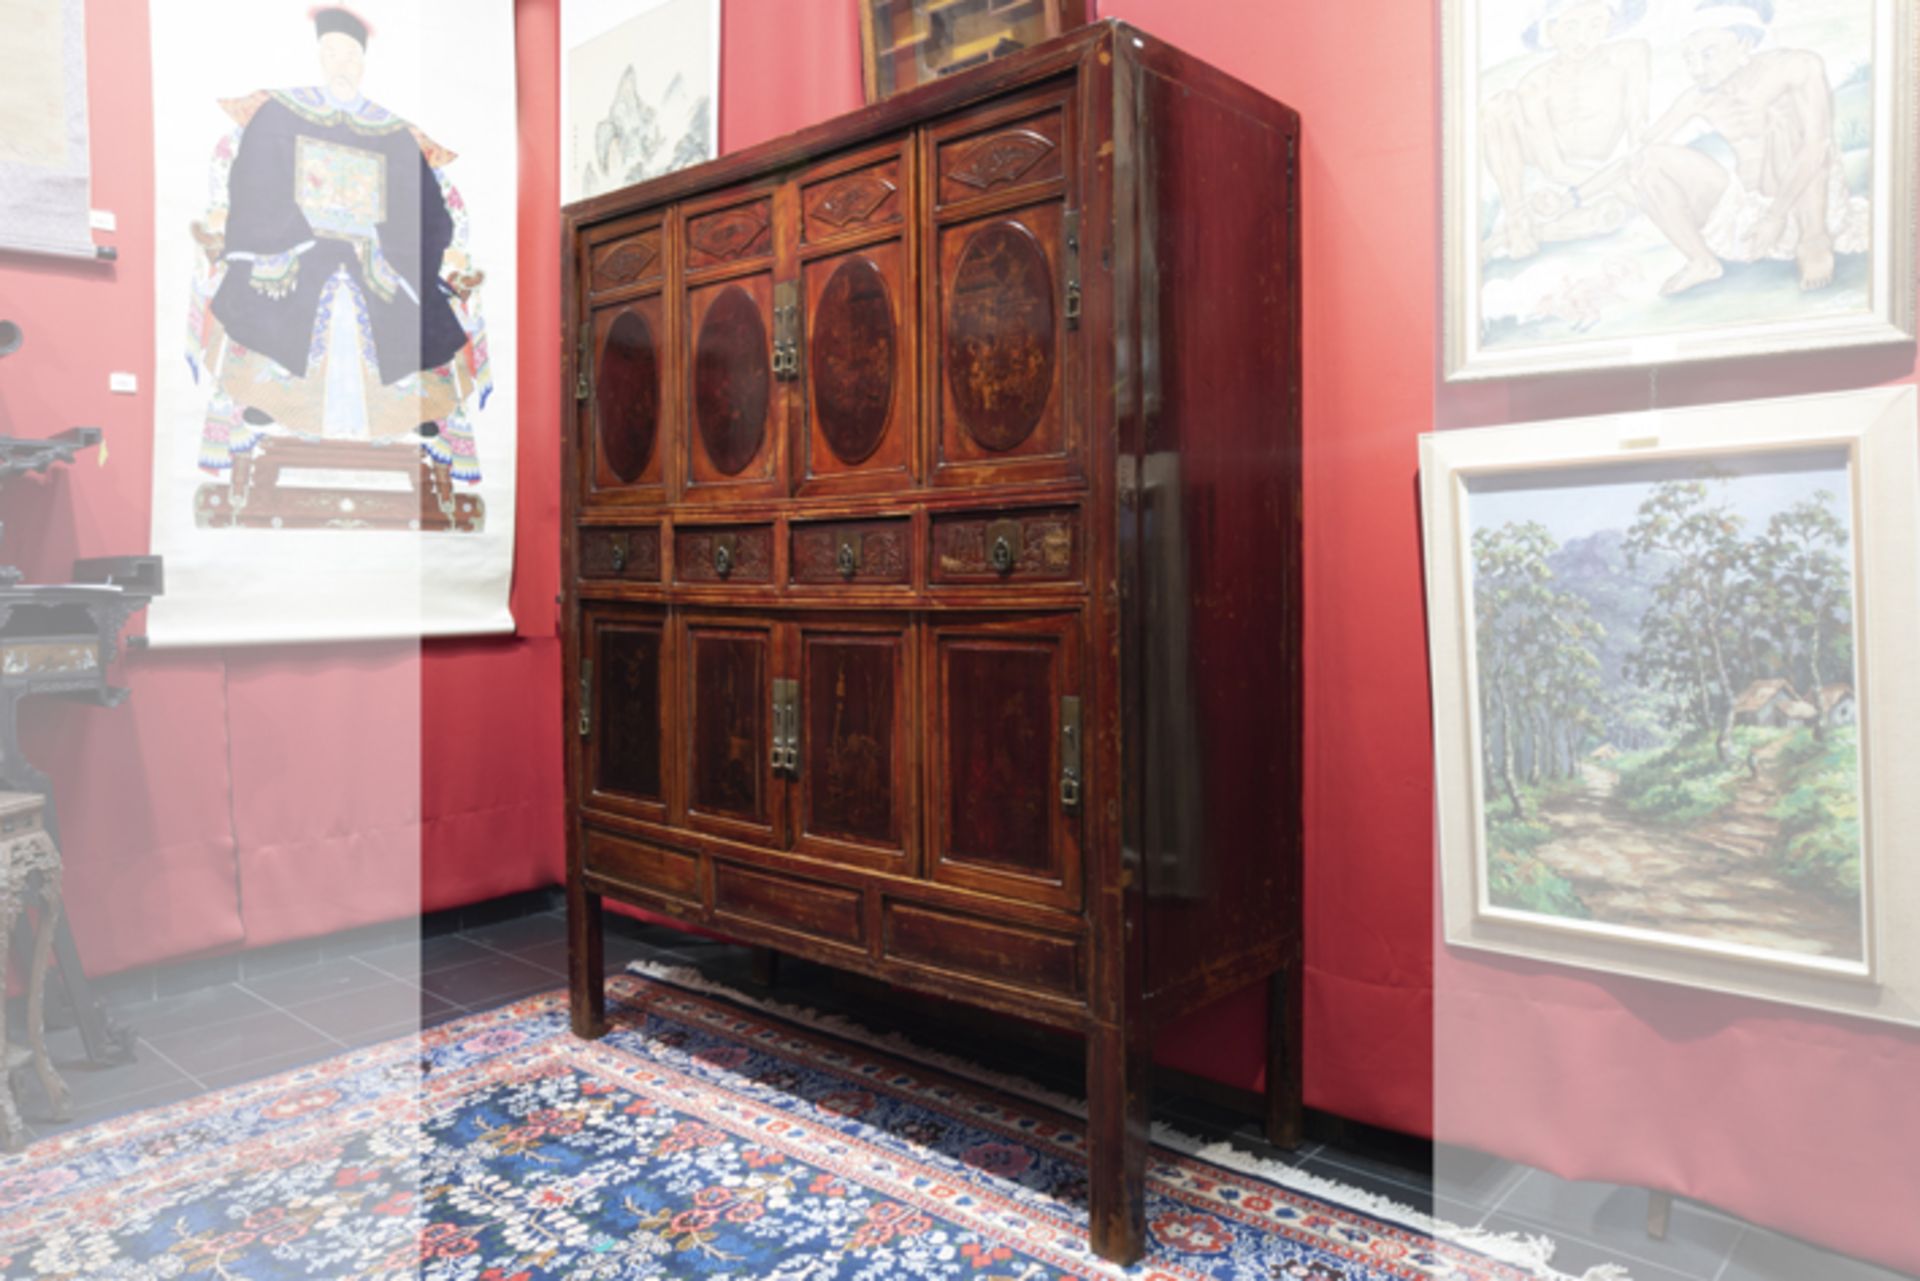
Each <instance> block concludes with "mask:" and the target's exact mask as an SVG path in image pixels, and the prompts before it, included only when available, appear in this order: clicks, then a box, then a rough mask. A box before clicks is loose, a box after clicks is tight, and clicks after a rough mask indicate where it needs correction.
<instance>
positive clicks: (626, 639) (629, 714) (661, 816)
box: [575, 605, 669, 822]
mask: <svg viewBox="0 0 1920 1281" xmlns="http://www.w3.org/2000/svg"><path fill="white" fill-rule="evenodd" d="M668 667H669V661H668V643H667V626H666V615H665V613H664V612H663V611H661V610H657V609H641V608H635V607H633V606H630V605H589V606H587V607H586V609H585V610H584V612H583V617H582V626H581V633H580V670H579V673H578V675H579V703H578V721H577V724H576V726H575V728H576V732H577V733H578V734H579V737H580V740H581V766H582V768H581V771H580V780H581V788H582V791H583V795H582V796H581V798H580V800H581V803H582V804H584V805H587V806H590V807H593V808H598V809H605V810H612V811H615V812H618V813H624V814H630V815H632V816H634V817H636V818H644V819H651V820H653V821H656V822H661V821H664V820H665V819H666V816H667V793H666V764H667V760H668V752H667V717H666V706H667V689H668V675H667V673H668Z"/></svg>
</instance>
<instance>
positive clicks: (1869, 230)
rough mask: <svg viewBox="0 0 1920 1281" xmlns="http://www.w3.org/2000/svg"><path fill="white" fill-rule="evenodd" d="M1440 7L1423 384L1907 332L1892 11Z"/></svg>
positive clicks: (1904, 132)
mask: <svg viewBox="0 0 1920 1281" xmlns="http://www.w3.org/2000/svg"><path fill="white" fill-rule="evenodd" d="M1441 9H1442V27H1443V30H1442V46H1443V48H1442V59H1443V70H1442V76H1441V84H1442V90H1441V95H1442V106H1441V115H1442V130H1443V155H1442V165H1441V168H1442V180H1441V185H1442V214H1441V223H1442V229H1441V235H1442V242H1443V247H1442V264H1443V270H1442V275H1443V284H1442V293H1441V310H1442V316H1441V329H1442V334H1443V339H1442V345H1443V348H1444V351H1443V370H1444V378H1445V380H1446V381H1447V382H1449V383H1457V382H1468V381H1474V380H1480V379H1489V378H1509V377H1519V376H1531V375H1542V374H1556V373H1565V372H1570V371H1579V370H1606V369H1625V368H1636V367H1645V366H1653V365H1663V364H1670V363H1681V362H1690V361H1702V360H1716V359H1726V358H1735V357H1749V356H1760V355H1771V354H1778V353H1786V352H1804V351H1816V350H1822V349H1832V348H1846V347H1858V346H1872V345H1879V344H1891V343H1902V342H1911V341H1913V339H1914V335H1915V260H1914V241H1915V226H1916V224H1915V207H1916V206H1915V189H1916V179H1915V173H1916V160H1915V147H1916V142H1917V141H1920V130H1916V128H1915V124H1916V112H1917V107H1916V103H1917V102H1920V98H1917V97H1916V81H1920V70H1917V66H1920V51H1917V50H1916V44H1915V39H1916V32H1917V31H1920V27H1917V26H1916V22H1917V20H1916V16H1915V9H1914V6H1913V5H1912V4H1911V3H1908V0H1443V3H1442V6H1441ZM1763 15H1766V16H1763ZM1823 79H1824V82H1825V83H1824V92H1823V93H1808V94H1806V96H1805V100H1806V101H1810V102H1815V103H1819V102H1824V103H1825V104H1826V106H1827V110H1826V111H1825V112H1824V113H1823V114H1824V115H1825V117H1826V118H1825V119H1824V120H1822V119H1819V118H1817V116H1818V115H1819V114H1822V113H1819V112H1818V109H1817V108H1815V107H1807V108H1804V110H1806V111H1807V112H1808V113H1809V115H1810V116H1813V117H1815V118H1811V119H1809V120H1806V121H1801V122H1800V124H1801V125H1802V126H1804V128H1802V129H1801V134H1800V136H1801V138H1802V139H1812V138H1817V137H1818V136H1820V135H1821V133H1823V132H1824V134H1825V136H1826V137H1828V138H1830V139H1831V145H1830V146H1829V147H1828V148H1827V154H1826V158H1825V163H1824V170H1823V168H1822V163H1821V157H1820V155H1819V154H1818V152H1817V151H1816V150H1815V148H1816V147H1817V146H1818V145H1819V144H1817V143H1806V144H1805V147H1804V149H1803V150H1796V149H1795V146H1796V144H1795V143H1794V141H1793V140H1792V139H1791V138H1789V137H1788V131H1787V130H1786V126H1783V125H1771V124H1762V125H1761V126H1759V127H1757V128H1756V127H1755V126H1753V125H1751V124H1748V125H1740V124H1729V125H1727V128H1729V129H1731V131H1732V135H1733V136H1731V137H1729V135H1728V134H1727V133H1724V132H1722V131H1721V129H1720V128H1719V127H1716V126H1715V125H1713V124H1711V123H1709V117H1711V118H1714V119H1719V120H1721V121H1723V122H1727V121H1736V120H1747V121H1752V120H1760V121H1763V122H1764V121H1767V120H1769V119H1771V118H1772V117H1769V115H1768V110H1767V109H1768V108H1769V107H1770V106H1778V105H1780V104H1782V103H1789V102H1790V101H1800V100H1801V99H1800V98H1797V97H1796V98H1792V99H1789V98H1788V97H1786V96H1783V95H1785V94H1787V93H1788V92H1789V90H1791V91H1792V92H1794V93H1798V92H1800V91H1802V90H1814V89H1816V88H1820V87H1822V86H1821V82H1822V80H1823ZM1783 110H1786V109H1785V108H1783ZM1801 110H1803V108H1800V107H1792V108H1791V110H1790V111H1789V113H1788V114H1792V113H1795V112H1798V111H1801ZM1776 114H1778V113H1776ZM1793 118H1794V119H1796V120H1797V119H1798V116H1797V115H1794V117H1793ZM1743 129H1745V130H1750V131H1751V132H1750V133H1743V132H1742V130H1743ZM1769 131H1771V132H1769ZM1786 157H1791V158H1792V162H1793V163H1789V162H1788V161H1787V160H1786V159H1785V158H1786ZM1801 160H1804V161H1805V173H1804V174H1803V173H1801V170H1800V167H1799V164H1798V162H1799V161H1801ZM1822 172H1824V173H1825V175H1826V177H1825V179H1822V178H1821V176H1820V175H1821V173H1822ZM1783 174H1784V176H1782V175H1783ZM1795 184H1797V185H1795ZM1796 192H1797V193H1798V194H1797V195H1795V194H1794V193H1796ZM1822 196H1824V197H1825V199H1824V201H1823V200H1822ZM1823 205H1824V208H1822V206H1823ZM1783 211H1785V212H1783ZM1816 219H1819V220H1820V221H1821V222H1822V223H1823V224H1824V225H1823V228H1822V230H1823V233H1824V234H1809V233H1807V232H1804V231H1803V230H1802V228H1803V227H1811V226H1812V225H1813V223H1814V221H1815V220H1816Z"/></svg>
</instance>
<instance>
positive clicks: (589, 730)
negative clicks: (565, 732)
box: [575, 658, 593, 738]
mask: <svg viewBox="0 0 1920 1281" xmlns="http://www.w3.org/2000/svg"><path fill="white" fill-rule="evenodd" d="M575 728H576V729H578V730H579V731H580V737H581V738H590V737H592V735H593V660H592V659H591V658H583V659H581V660H580V717H579V720H578V722H577V723H576V725H575Z"/></svg>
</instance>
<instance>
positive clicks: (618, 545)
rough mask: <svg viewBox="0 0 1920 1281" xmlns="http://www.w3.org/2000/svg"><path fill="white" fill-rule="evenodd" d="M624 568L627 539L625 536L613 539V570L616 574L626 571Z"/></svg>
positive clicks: (625, 564)
mask: <svg viewBox="0 0 1920 1281" xmlns="http://www.w3.org/2000/svg"><path fill="white" fill-rule="evenodd" d="M626 568H627V540H626V539H625V538H616V539H614V540H613V572H614V573H616V574H620V573H624V572H626Z"/></svg>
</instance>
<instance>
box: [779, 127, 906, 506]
mask: <svg viewBox="0 0 1920 1281" xmlns="http://www.w3.org/2000/svg"><path fill="white" fill-rule="evenodd" d="M910 159H911V153H909V152H907V151H906V150H905V149H904V148H903V146H902V144H901V143H900V142H898V141H893V142H888V143H884V144H882V145H880V146H878V147H873V148H869V149H867V150H865V151H862V152H858V153H855V154H853V155H850V156H844V157H840V158H838V159H835V160H833V161H829V162H828V163H826V164H824V165H822V166H820V167H819V168H818V169H815V170H813V171H811V172H810V173H808V174H807V175H805V176H803V177H802V178H801V180H800V195H799V204H800V211H801V244H800V255H801V268H800V277H801V292H802V295H803V297H804V299H805V302H806V326H805V333H804V341H803V347H804V359H803V361H802V372H803V373H804V376H805V411H806V412H805V414H804V416H803V419H802V421H801V424H800V427H799V429H798V431H797V432H796V436H795V451H794V452H795V459H796V464H797V466H796V469H795V476H796V479H797V481H798V487H799V490H800V492H801V493H804V494H845V493H873V492H876V491H881V490H890V489H897V488H899V487H900V486H901V485H904V484H910V483H911V482H912V480H913V478H914V476H915V475H916V474H917V470H918V464H917V460H916V458H915V453H916V448H915V447H916V438H917V435H918V433H917V432H915V430H914V423H915V419H916V413H917V410H916V405H917V397H916V395H915V390H914V389H915V385H916V379H915V376H914V371H915V367H916V361H917V352H918V341H917V337H916V333H917V330H918V328H919V325H918V316H917V314H916V312H917V310H918V309H917V307H916V306H915V298H914V293H913V274H912V270H911V263H912V247H911V245H912V240H911V235H912V232H911V228H910V227H909V225H908V223H907V220H906V218H905V216H904V211H905V210H906V209H907V208H908V206H909V203H910V200H911V195H910V193H911V189H912V188H911V183H912V178H911V165H910Z"/></svg>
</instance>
